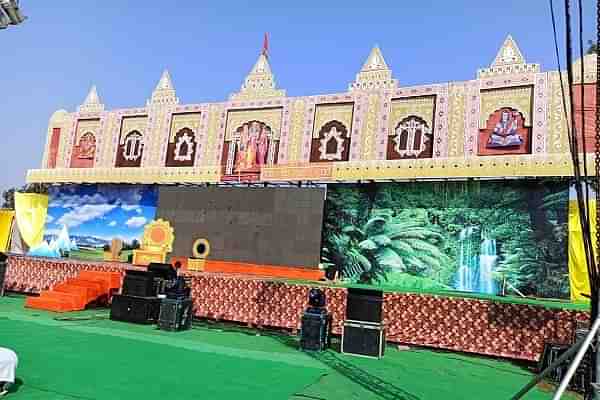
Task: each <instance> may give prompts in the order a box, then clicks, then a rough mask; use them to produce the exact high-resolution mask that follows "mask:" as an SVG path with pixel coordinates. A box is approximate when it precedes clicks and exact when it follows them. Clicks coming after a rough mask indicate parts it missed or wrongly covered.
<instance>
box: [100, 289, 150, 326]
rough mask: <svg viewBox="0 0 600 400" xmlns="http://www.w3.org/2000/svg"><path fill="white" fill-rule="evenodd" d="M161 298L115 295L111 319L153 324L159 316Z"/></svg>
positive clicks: (111, 308)
mask: <svg viewBox="0 0 600 400" xmlns="http://www.w3.org/2000/svg"><path fill="white" fill-rule="evenodd" d="M159 309H160V299H159V298H157V297H136V296H125V295H120V294H118V295H115V296H113V298H112V304H111V307H110V319H112V320H115V321H122V322H133V323H136V324H152V323H154V322H156V319H157V318H158V312H159Z"/></svg>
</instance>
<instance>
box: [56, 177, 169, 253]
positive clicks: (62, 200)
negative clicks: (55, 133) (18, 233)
mask: <svg viewBox="0 0 600 400" xmlns="http://www.w3.org/2000/svg"><path fill="white" fill-rule="evenodd" d="M157 201H158V190H157V188H156V187H155V186H144V185H135V186H127V185H101V186H96V185H67V186H62V187H56V186H55V187H51V188H50V200H49V205H48V217H47V218H46V232H45V234H46V235H55V234H58V232H59V231H60V229H61V228H62V227H63V225H64V226H66V227H67V229H68V231H69V234H70V235H71V236H95V237H98V238H101V239H105V240H107V241H110V240H112V239H113V238H120V239H123V240H126V241H131V240H132V239H138V240H139V239H141V236H142V233H143V230H144V226H145V225H146V223H147V222H149V221H151V220H153V219H154V216H155V213H156V205H157Z"/></svg>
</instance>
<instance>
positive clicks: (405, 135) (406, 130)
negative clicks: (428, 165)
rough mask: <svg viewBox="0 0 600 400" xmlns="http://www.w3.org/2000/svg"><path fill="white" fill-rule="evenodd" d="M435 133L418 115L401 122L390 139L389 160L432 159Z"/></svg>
mask: <svg viewBox="0 0 600 400" xmlns="http://www.w3.org/2000/svg"><path fill="white" fill-rule="evenodd" d="M432 155H433V133H432V129H431V127H430V126H429V125H428V124H427V122H426V121H425V120H424V119H423V118H421V117H419V116H416V115H410V116H408V117H406V118H404V119H403V120H402V121H400V122H399V123H398V124H397V125H396V127H395V128H394V131H393V132H391V134H390V137H389V138H388V145H387V159H388V160H400V159H407V158H431V157H432Z"/></svg>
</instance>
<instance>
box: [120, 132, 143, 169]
mask: <svg viewBox="0 0 600 400" xmlns="http://www.w3.org/2000/svg"><path fill="white" fill-rule="evenodd" d="M143 155H144V135H142V134H141V133H140V131H138V130H132V131H130V132H129V133H127V134H126V135H124V136H122V137H121V140H120V141H119V146H118V148H117V164H116V166H117V167H139V166H140V165H141V164H142V157H143Z"/></svg>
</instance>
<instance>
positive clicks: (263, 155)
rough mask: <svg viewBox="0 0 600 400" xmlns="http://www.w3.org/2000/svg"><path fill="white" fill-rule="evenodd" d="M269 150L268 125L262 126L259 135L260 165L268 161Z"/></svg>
mask: <svg viewBox="0 0 600 400" xmlns="http://www.w3.org/2000/svg"><path fill="white" fill-rule="evenodd" d="M268 151H269V136H268V133H267V127H266V126H265V125H263V126H262V129H261V130H260V136H259V137H258V160H257V161H258V165H259V166H263V165H265V164H266V163H267V153H268Z"/></svg>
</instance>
